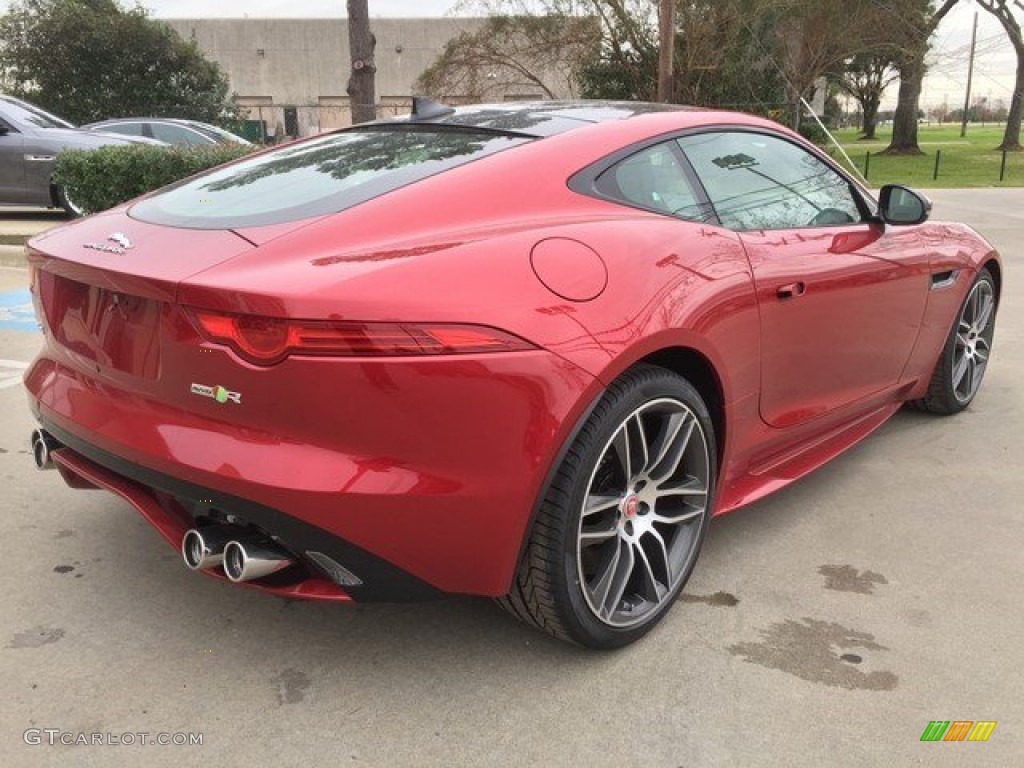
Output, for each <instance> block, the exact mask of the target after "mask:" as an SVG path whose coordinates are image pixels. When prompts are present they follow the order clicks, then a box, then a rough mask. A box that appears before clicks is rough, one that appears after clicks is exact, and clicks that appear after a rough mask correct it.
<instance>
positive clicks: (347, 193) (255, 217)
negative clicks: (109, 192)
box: [129, 125, 531, 229]
mask: <svg viewBox="0 0 1024 768" xmlns="http://www.w3.org/2000/svg"><path fill="white" fill-rule="evenodd" d="M530 140H531V139H528V138H524V137H521V136H517V135H508V134H501V133H495V132H485V131H474V130H466V129H451V128H441V127H438V126H428V125H424V126H419V125H414V126H407V125H398V126H379V127H373V128H370V127H367V128H363V129H356V130H348V131H342V132H340V133H334V134H330V135H327V136H321V137H317V138H315V139H309V140H307V141H302V142H298V143H296V144H290V145H287V146H284V147H281V148H280V149H277V150H274V151H272V152H268V153H266V154H262V155H259V156H258V157H254V158H251V159H249V160H243V161H241V162H238V163H235V164H233V165H230V166H227V167H224V168H220V169H217V170H213V171H211V172H209V173H206V174H203V175H202V176H199V177H197V178H193V179H188V180H186V181H184V182H180V183H178V184H176V185H174V186H171V187H167V188H165V189H164V190H161V191H159V192H157V193H156V194H154V195H152V196H151V197H148V198H146V199H144V200H142V201H140V202H139V203H137V204H136V205H134V206H133V207H132V208H131V210H130V211H129V215H131V216H132V217H133V218H136V219H139V220H141V221H146V222H150V223H153V224H162V225H165V226H171V227H187V228H193V229H236V228H240V227H258V226H265V225H268V224H280V223H282V222H286V221H296V220H298V219H306V218H312V217H314V216H322V215H325V214H330V213H337V212H339V211H342V210H345V209H346V208H351V207H352V206H355V205H358V204H359V203H363V202H365V201H367V200H370V199H372V198H374V197H377V196H379V195H383V194H385V193H387V192H390V191H392V190H394V189H397V188H399V187H402V186H405V185H406V184H411V183H413V182H415V181H419V180H421V179H424V178H426V177H428V176H433V175H434V174H437V173H441V172H442V171H446V170H449V169H451V168H455V167H457V166H460V165H463V164H464V163H468V162H470V161H472V160H476V159H478V158H480V157H484V156H486V155H490V154H493V153H495V152H499V151H501V150H504V149H508V148H510V147H514V146H517V145H519V144H523V143H525V142H527V141H530Z"/></svg>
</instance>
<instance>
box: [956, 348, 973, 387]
mask: <svg viewBox="0 0 1024 768" xmlns="http://www.w3.org/2000/svg"><path fill="white" fill-rule="evenodd" d="M970 359H971V358H970V355H968V354H967V353H964V354H963V355H961V357H960V359H959V360H958V361H957V363H956V365H955V366H953V388H954V389H960V382H961V381H963V379H964V374H965V373H967V364H968V361H969V360H970Z"/></svg>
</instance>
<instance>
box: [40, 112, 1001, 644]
mask: <svg viewBox="0 0 1024 768" xmlns="http://www.w3.org/2000/svg"><path fill="white" fill-rule="evenodd" d="M929 212H930V204H929V202H928V201H927V200H926V199H925V198H923V197H921V196H919V195H918V194H916V193H914V192H912V191H910V190H908V189H906V188H903V187H898V186H889V187H885V188H884V189H882V190H881V194H880V196H879V198H878V199H877V201H876V199H875V198H874V197H873V196H872V195H871V194H870V193H869V191H868V190H867V189H866V188H864V187H863V186H862V185H861V184H859V183H858V182H857V181H856V180H854V179H853V178H851V177H850V176H849V175H848V174H847V173H846V172H844V170H843V169H842V168H841V167H839V166H838V165H837V164H836V163H835V162H833V160H832V159H831V158H830V157H829V155H828V154H826V153H824V152H822V151H821V150H819V149H818V148H816V147H815V146H813V145H811V144H809V143H807V142H806V141H804V140H803V139H801V138H800V137H799V136H797V135H796V134H794V133H791V132H790V131H788V130H786V129H784V128H782V127H780V126H779V125H777V124H775V123H773V122H770V121H768V120H763V119H759V118H756V117H750V116H746V115H741V114H735V113H729V112H720V111H709V110H699V109H682V108H675V107H667V106H658V105H649V104H635V103H605V102H571V103H556V102H544V103H522V104H501V105H489V106H488V105H485V106H475V107H464V108H458V109H452V108H447V107H444V106H442V105H438V104H435V103H432V102H426V101H418V102H417V103H416V105H415V107H414V111H413V113H412V114H411V115H410V116H409V117H407V118H402V119H397V120H393V121H386V122H376V123H370V124H364V125H357V126H354V127H352V128H348V129H344V130H339V131H335V132H332V133H328V134H324V135H319V136H316V137H313V138H310V139H307V140H304V141H299V142H296V143H293V144H289V145H287V146H284V147H280V148H277V149H272V150H269V151H266V152H263V153H260V154H257V155H253V156H249V157H247V158H244V159H242V160H239V161H237V162H234V163H232V164H230V165H227V166H222V167H220V168H218V169H215V170H213V171H210V172H207V173H205V174H202V175H199V176H196V177H193V178H191V179H187V180H185V181H183V182H180V183H178V184H176V185H173V186H170V187H167V188H165V189H162V190H159V191H158V192H156V193H153V194H151V195H148V196H146V197H143V198H140V199H138V200H136V201H133V202H131V203H129V204H126V205H124V206H121V207H119V208H116V209H113V210H110V211H108V212H105V213H101V214H98V215H95V216H91V217H89V218H87V219H84V220H82V221H80V222H77V223H73V224H70V225H67V226H64V227H62V228H59V229H56V230H52V231H50V232H48V233H45V234H43V235H40V236H38V237H36V238H34V239H33V240H32V241H31V242H30V244H29V260H30V268H31V269H30V271H31V290H32V294H33V297H34V300H35V303H36V308H37V312H38V319H39V324H40V326H41V327H42V329H43V331H44V334H45V346H44V348H43V350H42V352H41V353H40V355H39V357H38V358H37V359H36V360H35V362H34V364H33V365H32V366H31V367H30V369H29V370H28V371H27V373H26V376H25V382H26V385H27V389H28V395H29V400H30V404H31V408H32V410H33V412H34V413H35V415H36V417H37V418H38V421H39V429H38V431H36V432H35V433H34V434H33V438H32V444H33V454H34V457H35V461H36V463H37V465H38V466H40V467H42V468H48V467H51V466H56V468H57V469H59V470H60V473H61V474H62V476H63V478H64V479H65V481H67V483H68V484H70V485H71V486H73V487H76V488H93V487H100V488H106V489H108V490H111V491H113V492H114V493H116V494H118V495H119V496H121V497H123V498H124V499H125V500H127V501H128V502H129V503H130V504H132V505H134V507H136V508H137V509H138V511H139V512H140V513H141V514H142V515H143V516H144V517H145V518H146V519H147V520H148V521H149V522H150V523H152V525H153V526H155V528H156V529H157V530H158V531H159V533H160V534H161V535H162V536H163V537H164V538H165V539H167V540H168V541H169V542H170V543H171V544H172V545H173V546H174V547H175V548H178V549H180V550H181V552H182V555H183V557H184V561H185V563H186V565H187V566H188V567H189V568H192V569H195V570H197V571H201V572H204V573H206V574H209V575H211V576H215V577H217V578H223V579H227V580H230V581H232V582H236V583H239V584H243V585H248V586H250V587H255V588H258V589H262V590H265V591H267V592H270V593H273V594H277V595H283V596H290V597H296V598H311V599H319V600H335V601H340V602H346V601H369V600H408V599H421V598H429V597H431V596H436V595H443V594H467V595H481V596H490V597H494V598H498V599H499V601H500V602H501V603H502V605H504V606H505V607H506V608H507V609H508V610H509V611H510V612H512V613H513V614H515V615H516V616H518V617H519V618H520V619H522V620H523V621H525V622H527V623H528V624H531V625H534V626H536V627H537V628H539V629H542V630H545V631H547V632H549V633H551V634H553V635H555V636H557V637H559V638H562V639H565V640H568V641H572V642H575V643H578V644H581V645H584V646H589V647H594V648H613V647H617V646H622V645H625V644H626V643H629V642H631V641H633V640H636V639H637V638H639V637H640V636H642V635H643V634H644V633H646V632H647V631H648V630H650V629H651V628H652V627H653V626H654V625H655V624H656V623H657V622H658V621H659V620H660V619H661V618H662V617H663V616H664V615H665V613H666V612H667V611H668V609H669V607H670V606H671V605H672V604H673V603H674V602H675V598H676V597H677V595H678V594H679V592H680V590H681V589H682V588H683V585H684V584H685V583H686V580H687V578H688V577H689V575H690V573H691V571H692V569H693V567H694V564H695V562H696V560H697V554H698V551H699V549H700V546H701V541H702V539H703V537H704V533H705V530H706V528H707V525H708V521H709V518H710V517H711V516H712V515H716V514H723V513H726V512H729V511H730V510H734V509H736V508H738V507H741V506H743V505H745V504H749V503H750V502H752V501H754V500H755V499H758V498H760V497H762V496H764V495H765V494H768V493H770V492H772V491H774V490H776V489H778V488H781V487H782V486H785V485H786V484H787V483H791V482H793V481H794V480H796V479H797V478H799V477H801V476H802V475H804V474H806V473H808V472H810V471H811V470H813V469H815V468H816V467H818V466H819V465H821V464H822V463H824V462H825V461H827V460H828V459H831V458H832V457H834V456H836V455H837V454H839V453H841V452H842V451H843V450H845V449H846V448H849V447H850V446H851V445H853V444H855V443H857V442H858V441H859V440H861V439H862V438H864V437H865V436H867V435H868V434H869V433H871V432H872V431H873V430H874V429H876V428H877V427H878V426H879V425H881V424H882V423H883V422H884V421H885V420H886V419H887V418H889V417H890V416H891V415H892V414H893V413H894V412H895V411H896V410H897V409H898V408H900V406H901V405H902V404H904V403H910V404H912V405H914V406H916V407H918V408H921V409H923V410H925V411H930V412H932V413H936V414H954V413H957V412H959V411H962V410H963V409H964V408H966V407H967V406H968V405H969V404H970V403H971V401H972V399H973V398H974V397H975V396H976V394H977V392H978V388H979V386H980V385H981V382H982V378H983V377H984V374H985V369H986V366H987V364H988V361H989V354H990V351H991V348H992V335H993V328H994V322H995V315H996V307H997V305H998V302H999V294H1000V288H1001V282H1002V268H1001V266H1000V261H999V257H998V255H997V254H996V252H995V251H994V250H993V249H992V247H991V246H990V245H989V244H988V243H986V242H985V240H983V239H982V238H981V237H980V236H979V235H978V234H976V233H975V232H974V231H972V230H971V229H970V228H968V227H966V226H964V225H962V224H955V223H937V222H928V221H927V219H928V217H929Z"/></svg>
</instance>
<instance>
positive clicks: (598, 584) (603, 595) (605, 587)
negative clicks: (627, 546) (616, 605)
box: [589, 539, 622, 613]
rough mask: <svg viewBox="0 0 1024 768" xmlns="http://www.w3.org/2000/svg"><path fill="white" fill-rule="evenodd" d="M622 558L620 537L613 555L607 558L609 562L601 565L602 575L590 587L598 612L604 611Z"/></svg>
mask: <svg viewBox="0 0 1024 768" xmlns="http://www.w3.org/2000/svg"><path fill="white" fill-rule="evenodd" d="M621 558H622V540H621V539H620V540H618V541H617V542H616V543H615V547H614V549H613V551H612V554H611V556H610V557H608V558H606V560H607V562H605V563H604V564H603V566H602V567H601V569H600V572H601V575H600V576H599V577H598V578H597V579H596V580H595V581H594V585H593V586H592V587H589V590H590V596H591V598H592V599H593V600H594V603H595V604H596V605H597V606H598V613H603V608H602V606H603V605H604V601H605V600H606V599H607V598H608V591H609V590H610V589H611V588H612V581H614V579H615V571H616V569H617V568H618V567H619V560H620V559H621Z"/></svg>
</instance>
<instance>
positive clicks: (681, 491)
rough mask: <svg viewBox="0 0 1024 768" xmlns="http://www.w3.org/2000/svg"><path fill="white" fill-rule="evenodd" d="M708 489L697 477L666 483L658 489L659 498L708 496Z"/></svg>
mask: <svg viewBox="0 0 1024 768" xmlns="http://www.w3.org/2000/svg"><path fill="white" fill-rule="evenodd" d="M707 495H708V489H707V488H705V487H704V483H702V482H701V481H700V480H698V479H697V478H696V477H687V478H686V479H685V480H682V481H680V482H677V483H665V484H664V485H661V486H659V487H658V498H659V499H661V498H664V497H666V496H707Z"/></svg>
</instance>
